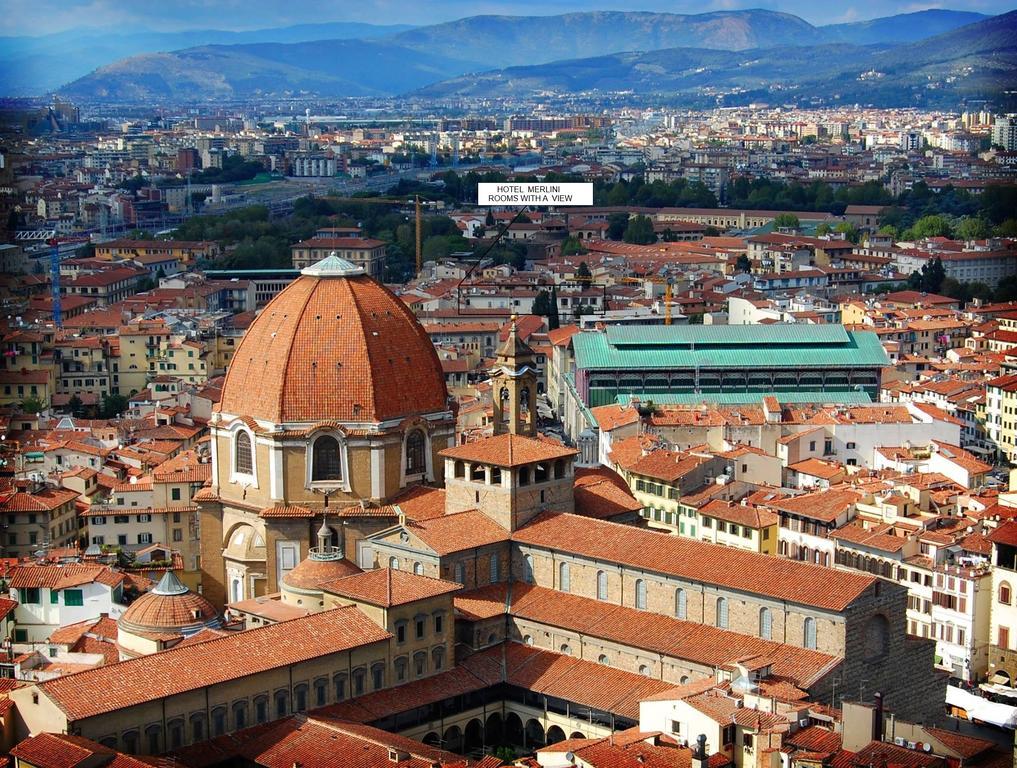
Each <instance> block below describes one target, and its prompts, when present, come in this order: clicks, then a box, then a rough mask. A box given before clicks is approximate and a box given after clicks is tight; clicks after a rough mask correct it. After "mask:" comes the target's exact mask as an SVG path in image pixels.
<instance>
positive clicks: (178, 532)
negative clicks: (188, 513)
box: [173, 528, 184, 541]
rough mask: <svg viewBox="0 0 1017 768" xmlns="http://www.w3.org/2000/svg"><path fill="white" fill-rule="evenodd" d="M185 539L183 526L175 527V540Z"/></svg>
mask: <svg viewBox="0 0 1017 768" xmlns="http://www.w3.org/2000/svg"><path fill="white" fill-rule="evenodd" d="M183 540H184V531H183V529H182V528H174V529H173V541H183Z"/></svg>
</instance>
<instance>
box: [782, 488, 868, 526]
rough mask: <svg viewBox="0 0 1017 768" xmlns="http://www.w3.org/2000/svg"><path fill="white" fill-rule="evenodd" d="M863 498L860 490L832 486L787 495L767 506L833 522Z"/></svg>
mask: <svg viewBox="0 0 1017 768" xmlns="http://www.w3.org/2000/svg"><path fill="white" fill-rule="evenodd" d="M860 498H861V494H860V493H859V492H858V491H854V490H851V489H848V488H830V489H826V490H822V491H817V492H815V493H803V494H801V495H800V496H785V497H782V498H778V499H774V500H772V501H769V502H767V503H766V506H768V507H771V508H773V509H776V510H780V511H783V512H790V513H792V514H795V515H801V516H802V517H809V518H812V519H813V520H820V521H822V522H825V523H832V522H833V521H834V520H836V519H837V518H838V517H839V516H840V515H842V514H844V513H845V512H846V511H847V510H848V508H849V507H850V506H851V505H852V504H854V503H856V502H857V501H858V500H859V499H860Z"/></svg>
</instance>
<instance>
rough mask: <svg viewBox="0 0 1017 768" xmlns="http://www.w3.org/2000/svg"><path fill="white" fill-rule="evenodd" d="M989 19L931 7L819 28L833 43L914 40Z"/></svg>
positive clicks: (868, 43)
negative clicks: (913, 11)
mask: <svg viewBox="0 0 1017 768" xmlns="http://www.w3.org/2000/svg"><path fill="white" fill-rule="evenodd" d="M987 18H989V17H988V16H986V15H985V14H983V13H974V12H972V11H948V10H945V9H942V8H930V9H928V10H925V11H916V12H915V13H901V14H898V15H896V16H884V17H883V18H880V19H869V20H868V21H853V22H851V23H849V24H827V25H825V26H822V27H820V28H819V29H820V30H821V31H822V33H823V37H824V38H825V39H826V40H827V41H828V42H831V43H853V44H855V45H870V44H872V43H913V42H915V41H916V40H922V39H924V38H926V37H932V36H933V35H941V34H943V33H944V32H949V31H950V30H952V29H957V27H963V26H965V25H967V24H974V23H975V22H976V21H981V20H982V19H987Z"/></svg>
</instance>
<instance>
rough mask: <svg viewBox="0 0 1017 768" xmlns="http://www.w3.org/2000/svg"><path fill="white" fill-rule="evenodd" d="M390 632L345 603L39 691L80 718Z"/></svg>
mask: <svg viewBox="0 0 1017 768" xmlns="http://www.w3.org/2000/svg"><path fill="white" fill-rule="evenodd" d="M391 637H392V635H391V634H389V633H388V632H386V631H384V630H383V629H381V628H380V627H379V626H378V625H377V624H375V623H374V622H373V621H371V620H370V619H369V618H367V617H366V616H365V615H364V614H362V613H361V612H360V611H359V610H357V609H356V608H354V607H352V606H349V607H345V608H337V609H335V610H332V611H323V612H322V613H316V614H312V615H310V616H308V617H307V618H304V619H296V620H294V621H288V622H286V623H284V624H273V625H271V626H268V627H259V628H257V629H250V630H248V631H246V632H241V633H236V634H230V635H227V636H225V637H220V638H218V639H215V640H209V641H207V642H204V643H199V644H197V645H190V646H186V647H183V648H171V649H170V650H168V651H162V652H161V653H155V654H152V655H150V656H142V657H140V658H137V659H131V660H129V661H123V662H120V663H119V664H113V665H111V666H108V667H100V668H98V669H94V670H89V671H86V672H79V673H78V674H74V675H67V676H66V677H61V678H58V679H56V680H48V681H46V682H43V683H39V684H38V688H39V689H40V690H41V691H42V693H43V694H44V695H46V696H48V697H49V698H50V699H52V700H53V702H54V703H55V704H56V705H57V706H58V707H59V708H60V709H61V710H62V711H63V712H64V713H65V714H66V715H67V718H68V719H69V720H71V721H75V720H82V719H84V718H87V717H94V716H95V715H101V714H104V713H106V712H115V711H117V710H119V709H124V708H126V707H131V706H135V705H137V704H142V703H144V702H147V701H155V700H158V699H161V698H165V697H166V696H174V695H177V694H180V693H184V692H186V691H192V690H196V689H199V688H204V687H205V686H208V685H216V684H218V683H224V682H228V681H230V680H236V679H239V678H242V677H247V676H250V675H256V674H258V673H260V672H264V671H266V670H270V669H277V668H279V667H286V666H289V665H291V664H296V663H299V662H301V661H306V660H308V659H313V658H317V657H320V656H324V655H327V654H331V653H338V652H340V651H345V650H349V649H351V648H358V647H361V646H364V645H368V644H370V643H376V642H382V641H386V640H388V639H389V638H391Z"/></svg>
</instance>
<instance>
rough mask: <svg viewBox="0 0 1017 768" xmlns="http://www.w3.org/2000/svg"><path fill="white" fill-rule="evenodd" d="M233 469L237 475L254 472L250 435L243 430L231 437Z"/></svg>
mask: <svg viewBox="0 0 1017 768" xmlns="http://www.w3.org/2000/svg"><path fill="white" fill-rule="evenodd" d="M233 471H234V472H236V473H237V474H238V475H253V474H254V450H253V447H252V445H251V435H250V433H248V432H245V431H244V430H240V431H239V432H237V435H236V437H235V438H233Z"/></svg>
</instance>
